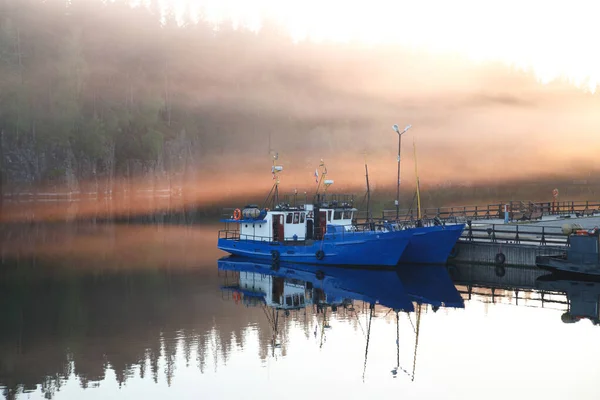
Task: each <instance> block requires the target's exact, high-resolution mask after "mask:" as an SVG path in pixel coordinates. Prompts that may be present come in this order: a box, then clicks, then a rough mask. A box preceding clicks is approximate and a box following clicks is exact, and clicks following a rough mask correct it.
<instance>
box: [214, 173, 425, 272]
mask: <svg viewBox="0 0 600 400" xmlns="http://www.w3.org/2000/svg"><path fill="white" fill-rule="evenodd" d="M322 165H323V164H322ZM282 170H283V167H281V166H276V165H273V167H272V172H273V177H274V179H276V182H275V184H274V186H273V188H272V190H271V193H273V209H268V208H265V207H258V206H257V205H249V206H246V207H245V208H243V209H239V208H238V209H235V210H234V211H233V213H232V215H231V216H229V217H228V218H225V219H223V220H222V222H224V223H225V229H223V230H220V231H219V238H218V248H219V249H221V250H223V251H226V252H228V253H230V254H233V255H237V256H246V257H252V258H258V259H263V260H271V261H272V262H279V261H289V262H295V263H311V264H317V265H371V266H374V265H380V266H395V265H397V264H398V262H399V261H400V257H401V256H402V253H403V252H404V249H405V248H406V246H407V245H408V243H409V240H410V238H411V236H412V235H413V232H412V231H408V230H392V229H389V226H385V225H383V224H377V225H376V224H371V223H365V224H358V223H356V221H355V220H354V215H355V213H356V212H357V209H356V208H354V207H353V205H352V203H353V198H352V197H351V196H338V197H335V198H334V197H333V196H332V197H331V198H330V199H328V198H327V194H326V190H327V188H328V187H329V186H330V185H331V184H333V181H332V180H323V178H324V176H325V174H326V168H324V172H323V174H322V176H321V178H322V180H323V182H324V184H325V187H326V189H325V193H323V194H319V193H318V189H319V187H317V194H316V195H315V198H314V200H313V202H312V204H302V205H290V204H287V203H282V202H279V201H278V197H279V196H278V185H279V178H278V174H279V173H280V172H281V171H282ZM315 174H316V172H315ZM319 186H320V181H319ZM269 197H271V194H269Z"/></svg>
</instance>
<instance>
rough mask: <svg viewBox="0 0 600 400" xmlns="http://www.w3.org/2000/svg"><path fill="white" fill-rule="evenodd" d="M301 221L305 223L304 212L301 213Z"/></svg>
mask: <svg viewBox="0 0 600 400" xmlns="http://www.w3.org/2000/svg"><path fill="white" fill-rule="evenodd" d="M300 223H301V224H303V223H304V213H300Z"/></svg>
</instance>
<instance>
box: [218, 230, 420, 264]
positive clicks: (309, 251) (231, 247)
mask: <svg viewBox="0 0 600 400" xmlns="http://www.w3.org/2000/svg"><path fill="white" fill-rule="evenodd" d="M411 236H412V232H410V231H408V230H406V231H396V232H373V231H368V232H347V233H344V234H339V233H337V234H330V233H328V234H326V235H325V238H324V240H322V241H307V242H306V243H304V242H299V244H297V245H296V244H293V243H294V242H286V243H285V244H283V243H279V242H266V241H262V242H261V241H253V240H235V239H219V241H218V248H219V249H221V250H223V251H226V252H228V253H230V254H233V255H237V256H245V257H251V258H256V259H261V260H273V252H277V257H278V259H279V260H280V261H287V262H294V263H310V264H315V265H369V266H376V265H380V266H395V265H397V264H398V261H399V260H400V257H401V256H402V253H403V252H404V250H405V249H406V247H407V245H408V243H409V241H410V239H411ZM319 251H322V252H323V257H322V259H319V258H318V257H317V252H319Z"/></svg>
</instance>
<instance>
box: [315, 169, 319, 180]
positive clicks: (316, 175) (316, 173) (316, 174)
mask: <svg viewBox="0 0 600 400" xmlns="http://www.w3.org/2000/svg"><path fill="white" fill-rule="evenodd" d="M315 183H319V170H318V169H315Z"/></svg>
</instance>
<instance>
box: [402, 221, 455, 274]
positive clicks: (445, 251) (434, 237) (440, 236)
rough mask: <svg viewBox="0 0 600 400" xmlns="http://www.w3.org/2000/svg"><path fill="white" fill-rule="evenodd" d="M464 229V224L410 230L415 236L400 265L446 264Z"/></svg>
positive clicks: (411, 239)
mask: <svg viewBox="0 0 600 400" xmlns="http://www.w3.org/2000/svg"><path fill="white" fill-rule="evenodd" d="M464 229H465V225H464V224H459V225H447V226H428V227H423V228H414V229H409V230H408V231H410V232H413V235H412V236H411V238H410V242H409V244H408V246H406V249H405V250H404V252H403V254H402V257H401V258H400V263H406V264H445V263H446V261H448V256H449V255H450V252H451V251H452V248H453V247H454V246H455V245H456V242H457V241H458V239H459V238H460V235H462V232H463V230H464Z"/></svg>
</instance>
